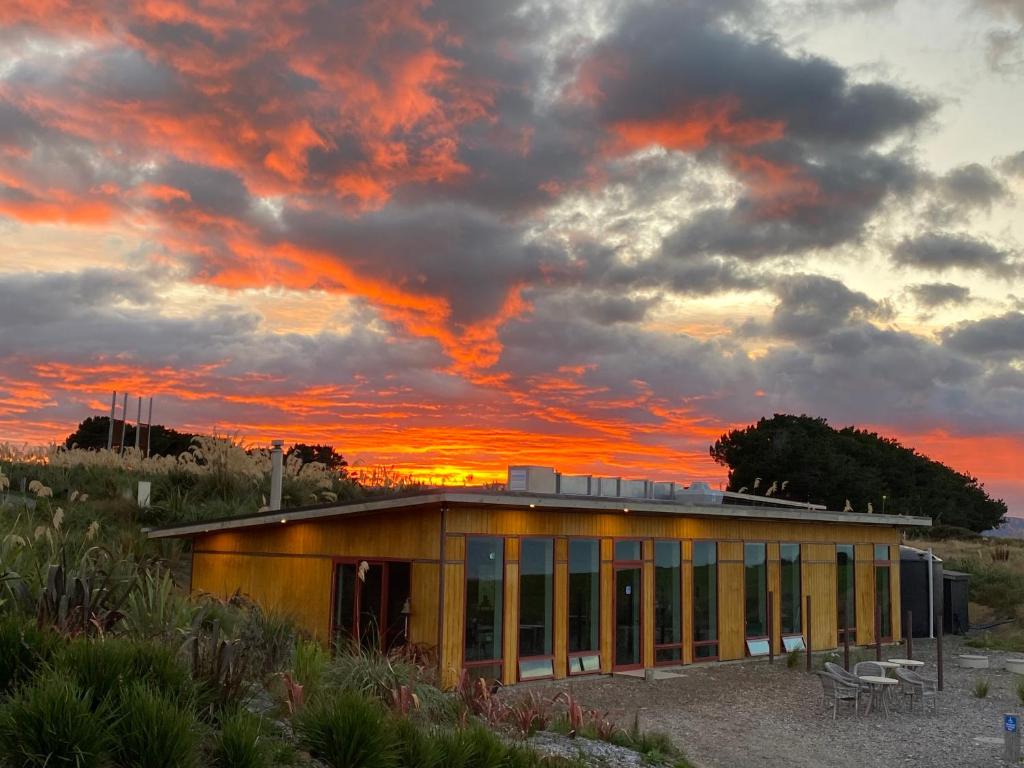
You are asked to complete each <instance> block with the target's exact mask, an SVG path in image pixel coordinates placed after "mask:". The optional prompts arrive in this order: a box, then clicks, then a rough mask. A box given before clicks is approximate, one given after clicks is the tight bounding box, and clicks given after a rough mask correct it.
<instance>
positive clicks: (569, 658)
mask: <svg viewBox="0 0 1024 768" xmlns="http://www.w3.org/2000/svg"><path fill="white" fill-rule="evenodd" d="M565 539H566V544H565V571H566V579H565V580H566V584H567V585H571V584H572V567H571V564H572V557H571V556H570V549H571V547H572V542H574V541H592V542H594V543H595V544H596V545H597V619H596V623H597V648H594V649H591V650H584V651H570V650H569V597H568V595H566V600H565V616H564V620H565V627H566V632H565V648H566V653H565V658H566V666H567V670H566V671H567V677H583V676H584V675H600V674H601V668H602V663H601V656H602V654H601V617H602V616H603V615H604V610H605V608H604V606H603V605H602V604H601V576H602V575H603V574H604V563H603V562H602V560H601V537H600V536H566V537H565ZM614 556H615V545H614V543H613V544H612V557H613V558H614ZM612 588H613V590H614V585H613V587H612ZM583 656H596V657H597V669H591V670H580V671H579V672H575V671H573V665H572V662H573V659H578V658H580V657H583Z"/></svg>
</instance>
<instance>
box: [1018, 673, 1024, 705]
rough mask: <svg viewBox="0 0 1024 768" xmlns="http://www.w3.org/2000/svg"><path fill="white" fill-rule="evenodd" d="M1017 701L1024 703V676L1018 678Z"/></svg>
mask: <svg viewBox="0 0 1024 768" xmlns="http://www.w3.org/2000/svg"><path fill="white" fill-rule="evenodd" d="M1017 701H1018V702H1019V703H1020V704H1021V705H1024V677H1022V678H1020V679H1018V680H1017Z"/></svg>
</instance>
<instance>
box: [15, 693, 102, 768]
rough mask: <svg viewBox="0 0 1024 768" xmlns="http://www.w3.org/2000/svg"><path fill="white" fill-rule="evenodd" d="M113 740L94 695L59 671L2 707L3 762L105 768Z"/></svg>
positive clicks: (32, 766)
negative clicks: (95, 706) (94, 704)
mask: <svg viewBox="0 0 1024 768" xmlns="http://www.w3.org/2000/svg"><path fill="white" fill-rule="evenodd" d="M109 743H110V742H109V732H108V731H107V728H106V726H105V722H104V720H103V718H97V717H96V716H95V715H94V714H93V707H92V702H91V700H90V697H89V695H88V694H87V693H84V692H83V691H82V689H81V688H79V687H78V686H77V685H76V684H75V683H74V682H73V681H71V680H68V679H65V678H62V677H61V676H59V675H58V674H55V673H47V674H44V675H42V676H41V677H38V678H36V680H35V682H34V683H32V684H31V685H28V686H25V687H23V688H21V689H19V690H18V691H17V692H16V693H15V694H14V696H12V697H11V698H10V700H8V701H7V703H6V704H5V705H4V706H3V708H2V710H0V757H2V759H0V763H5V764H7V765H11V766H19V767H22V766H23V767H24V768H34V767H35V766H39V768H44V767H45V766H51V767H52V766H57V765H64V766H74V767H75V768H93V766H97V767H99V766H103V765H104V764H105V763H106V762H107V760H106V756H107V747H108V746H109Z"/></svg>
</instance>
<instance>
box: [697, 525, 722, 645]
mask: <svg viewBox="0 0 1024 768" xmlns="http://www.w3.org/2000/svg"><path fill="white" fill-rule="evenodd" d="M717 640H718V547H717V545H716V544H715V542H713V541H695V542H693V643H694V651H693V655H694V657H695V658H698V659H706V658H714V657H716V656H718V643H717Z"/></svg>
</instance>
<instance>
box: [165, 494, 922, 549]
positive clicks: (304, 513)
mask: <svg viewBox="0 0 1024 768" xmlns="http://www.w3.org/2000/svg"><path fill="white" fill-rule="evenodd" d="M434 504H437V505H441V504H450V505H464V506H465V505H468V506H478V507H479V506H483V507H487V506H491V507H505V508H508V507H512V508H520V509H522V508H524V507H525V508H535V509H549V510H552V511H562V512H629V513H631V514H632V513H636V514H641V515H670V516H678V517H724V518H734V519H748V520H791V521H804V522H819V523H855V524H860V525H878V526H905V527H929V526H931V524H932V521H931V518H928V517H914V516H911V515H880V514H866V513H863V512H830V511H828V510H823V509H821V508H820V507H816V506H813V505H812V506H810V507H803V506H801V507H795V508H794V507H770V506H753V505H738V504H680V503H679V502H677V501H675V500H665V501H662V500H656V499H623V498H603V497H598V496H564V495H559V494H539V493H528V492H520V491H516V492H509V491H457V490H438V491H429V492H425V493H418V494H413V495H410V496H400V497H394V498H390V499H380V500H377V501H355V502H346V503H343V504H331V505H321V506H317V507H299V508H293V509H279V510H275V511H270V512H267V511H264V512H258V513H255V514H252V515H240V516H236V517H227V518H220V519H217V520H203V521H200V522H197V523H189V524H188V525H173V526H166V527H163V528H153V529H149V530H147V531H146V535H147V536H148V537H149V538H151V539H166V538H175V537H181V536H200V535H202V534H204V533H214V532H216V531H235V530H241V529H244V528H256V527H259V526H264V525H273V524H275V523H276V524H281V523H292V522H308V521H313V520H324V519H331V518H338V517H344V516H347V515H358V514H371V513H383V512H388V511H392V510H398V509H408V508H413V507H422V506H430V505H434Z"/></svg>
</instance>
